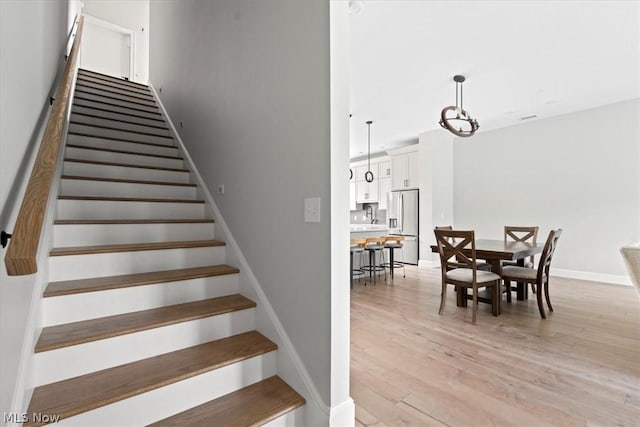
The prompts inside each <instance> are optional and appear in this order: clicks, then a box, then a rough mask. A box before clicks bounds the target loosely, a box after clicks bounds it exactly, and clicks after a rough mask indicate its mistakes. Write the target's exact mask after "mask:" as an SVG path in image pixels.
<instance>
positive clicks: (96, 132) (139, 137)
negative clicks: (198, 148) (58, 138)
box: [69, 123, 173, 145]
mask: <svg viewBox="0 0 640 427" xmlns="http://www.w3.org/2000/svg"><path fill="white" fill-rule="evenodd" d="M69 132H73V133H83V134H88V135H92V136H96V137H105V138H120V139H127V140H131V141H140V142H151V143H153V144H163V145H173V139H172V138H163V137H161V136H153V135H145V134H139V133H134V132H127V131H121V130H113V129H102V128H98V127H93V126H84V125H78V124H74V123H71V124H70V125H69Z"/></svg>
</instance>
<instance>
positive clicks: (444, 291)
mask: <svg viewBox="0 0 640 427" xmlns="http://www.w3.org/2000/svg"><path fill="white" fill-rule="evenodd" d="M446 302H447V284H446V283H443V284H442V290H441V291H440V310H438V314H442V313H444V306H445V304H446Z"/></svg>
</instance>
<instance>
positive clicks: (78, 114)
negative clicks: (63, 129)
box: [71, 107, 169, 130]
mask: <svg viewBox="0 0 640 427" xmlns="http://www.w3.org/2000/svg"><path fill="white" fill-rule="evenodd" d="M84 108H91V107H84ZM71 114H72V115H74V116H83V117H91V118H94V119H100V120H109V121H112V122H119V123H127V124H130V125H136V126H142V127H147V128H153V129H163V130H169V128H168V127H166V126H156V125H149V124H146V123H140V122H136V121H129V120H123V119H116V118H113V117H105V116H99V115H97V114H89V113H81V112H77V111H71ZM114 114H122V115H126V114H124V113H114ZM141 118H143V117H141ZM148 120H156V119H148Z"/></svg>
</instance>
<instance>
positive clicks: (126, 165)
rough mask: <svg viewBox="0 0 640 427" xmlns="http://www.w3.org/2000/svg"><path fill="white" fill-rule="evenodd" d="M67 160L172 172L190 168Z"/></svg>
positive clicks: (67, 159) (67, 158)
mask: <svg viewBox="0 0 640 427" xmlns="http://www.w3.org/2000/svg"><path fill="white" fill-rule="evenodd" d="M64 161H65V162H74V163H89V164H92V165H104V166H120V167H124V168H138V169H153V170H160V171H171V172H189V170H188V169H178V168H163V167H160V166H147V165H134V164H131V163H118V162H101V161H99V160H84V159H74V158H71V157H65V158H64Z"/></svg>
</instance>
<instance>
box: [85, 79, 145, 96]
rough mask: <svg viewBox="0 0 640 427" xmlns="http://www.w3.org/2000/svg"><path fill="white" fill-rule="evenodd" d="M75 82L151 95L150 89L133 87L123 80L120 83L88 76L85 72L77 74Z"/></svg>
mask: <svg viewBox="0 0 640 427" xmlns="http://www.w3.org/2000/svg"><path fill="white" fill-rule="evenodd" d="M77 82H82V83H92V84H94V85H100V86H102V87H108V88H114V89H121V90H128V91H131V92H132V93H137V94H140V95H151V90H150V89H149V88H143V87H133V86H129V85H127V84H122V83H126V82H125V81H123V82H122V83H120V82H115V81H110V80H105V79H101V78H98V77H94V76H90V75H87V74H78V79H77Z"/></svg>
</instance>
